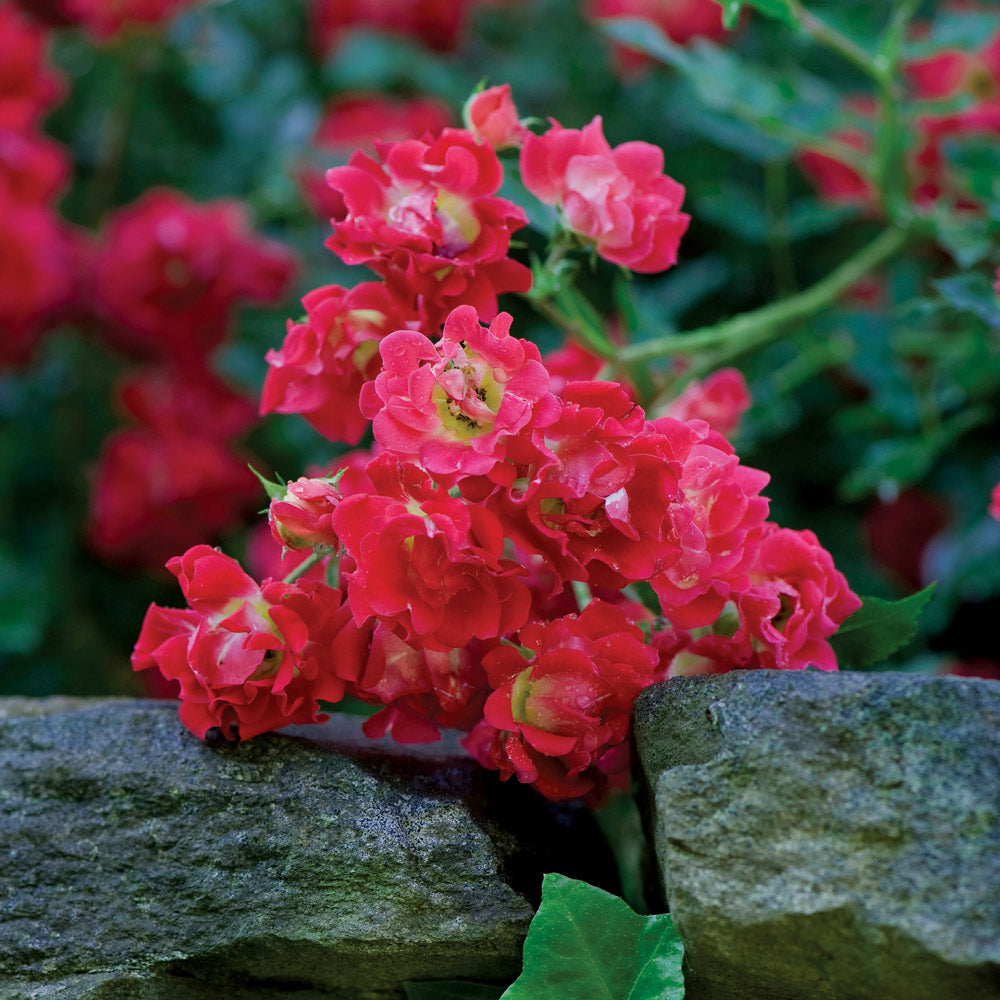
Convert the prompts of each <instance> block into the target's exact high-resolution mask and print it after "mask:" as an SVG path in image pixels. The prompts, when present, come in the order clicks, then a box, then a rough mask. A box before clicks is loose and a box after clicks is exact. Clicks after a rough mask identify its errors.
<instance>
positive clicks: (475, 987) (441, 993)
mask: <svg viewBox="0 0 1000 1000" xmlns="http://www.w3.org/2000/svg"><path fill="white" fill-rule="evenodd" d="M503 990H504V988H503V987H502V986H489V985H487V984H486V983H467V982H465V981H463V980H458V979H442V980H440V981H438V982H430V983H403V991H404V992H405V993H406V1000H500V996H501V995H502V994H503Z"/></svg>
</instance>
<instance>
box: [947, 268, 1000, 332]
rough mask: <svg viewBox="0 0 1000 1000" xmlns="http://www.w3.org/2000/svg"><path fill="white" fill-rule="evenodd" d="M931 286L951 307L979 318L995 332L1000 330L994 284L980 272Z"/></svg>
mask: <svg viewBox="0 0 1000 1000" xmlns="http://www.w3.org/2000/svg"><path fill="white" fill-rule="evenodd" d="M931 284H932V285H933V286H934V287H935V288H936V289H937V290H938V291H939V292H940V293H941V294H942V295H943V296H944V298H945V299H946V300H947V301H948V303H949V305H951V306H953V307H954V308H955V309H958V310H959V311H960V312H966V313H971V314H972V315H973V316H978V317H979V318H980V319H981V320H982V321H983V322H984V323H986V325H987V326H989V327H990V328H991V329H993V330H1000V304H998V302H997V296H996V292H995V291H994V289H993V282H992V281H991V280H990V278H989V277H987V276H986V275H985V274H983V273H981V272H980V271H966V272H963V273H962V274H955V275H952V276H951V277H948V278H941V279H939V280H938V281H932V282H931Z"/></svg>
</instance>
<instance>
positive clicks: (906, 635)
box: [830, 583, 935, 670]
mask: <svg viewBox="0 0 1000 1000" xmlns="http://www.w3.org/2000/svg"><path fill="white" fill-rule="evenodd" d="M934 587H935V584H933V583H932V584H930V586H927V587H924V589H923V590H921V591H919V592H917V593H916V594H911V595H910V596H909V597H904V598H902V600H899V601H886V600H883V599H882V598H881V597H865V598H863V603H862V605H861V607H860V608H858V610H857V611H855V612H854V614H853V615H851V616H850V617H849V618H848V619H847V620H846V621H845V622H844V623H843V625H841V626H840V628H839V629H838V630H837V632H836V634H835V635H834V636H833V638H832V639H831V640H830V645H831V646H833V651H834V652H835V653H836V654H837V661H838V663H839V664H840V667H841V669H843V670H864V669H865V668H866V667H870V666H873V665H874V664H876V663H881V662H882V661H883V660H887V659H888V658H889V657H890V656H892V654H893V653H895V652H896V650H897V649H901V648H902V647H903V646H905V645H906V644H907V643H908V642H909V641H910V640H911V639H912V638H913V633H914V632H915V631H916V627H917V619H918V618H919V617H920V613H921V611H923V610H924V607H925V606H926V604H927V602H928V601H929V600H930V599H931V594H933V593H934Z"/></svg>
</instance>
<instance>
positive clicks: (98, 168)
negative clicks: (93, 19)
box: [86, 41, 149, 225]
mask: <svg viewBox="0 0 1000 1000" xmlns="http://www.w3.org/2000/svg"><path fill="white" fill-rule="evenodd" d="M148 62H149V52H148V50H147V48H146V46H145V44H143V42H142V41H136V42H133V43H132V44H130V45H127V46H125V47H124V51H122V53H121V61H120V63H119V66H118V70H119V75H120V79H119V81H118V87H117V92H116V99H115V101H114V103H113V104H112V105H111V107H110V108H109V109H108V111H107V115H106V116H105V119H104V126H103V128H102V129H101V134H100V138H99V140H98V146H97V155H96V157H95V160H94V173H93V177H92V178H91V181H90V187H89V189H88V191H87V201H86V213H87V218H88V219H89V220H90V221H91V222H92V223H94V224H95V225H96V224H98V223H100V221H101V219H102V217H103V216H104V213H105V212H106V211H107V210H108V208H109V207H110V206H111V204H112V203H113V201H114V197H115V190H116V189H117V187H118V180H119V177H120V176H121V171H122V165H123V164H124V162H125V153H126V151H127V149H128V138H129V133H130V132H131V130H132V121H133V119H134V118H135V112H136V108H137V107H138V100H139V81H140V80H141V78H142V76H143V73H144V72H145V70H146V68H147V65H148Z"/></svg>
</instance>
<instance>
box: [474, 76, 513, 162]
mask: <svg viewBox="0 0 1000 1000" xmlns="http://www.w3.org/2000/svg"><path fill="white" fill-rule="evenodd" d="M462 117H463V119H464V121H465V127H466V128H467V129H468V130H469V131H470V132H471V133H472V134H473V135H474V136H475V137H476V138H477V139H482V140H483V141H484V142H488V143H489V144H490V145H491V146H492V147H493V148H494V149H518V148H520V146H521V143H523V142H524V139H525V137H526V136H527V135H528V129H527V128H526V127H525V126H524V125H522V124H521V121H520V119H519V118H518V115H517V108H516V107H515V106H514V100H513V98H512V97H511V95H510V84H509V83H504V84H500V85H499V86H496V87H488V88H487V89H486V90H480V91H478V92H477V93H475V94H473V95H472V96H471V97H470V98H469V99H468V100H467V101H466V102H465V107H464V108H463V109H462Z"/></svg>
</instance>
